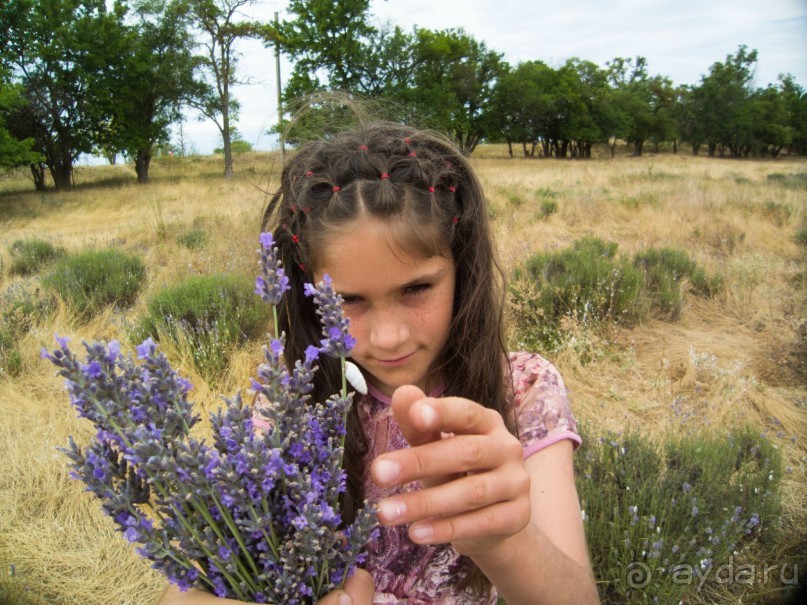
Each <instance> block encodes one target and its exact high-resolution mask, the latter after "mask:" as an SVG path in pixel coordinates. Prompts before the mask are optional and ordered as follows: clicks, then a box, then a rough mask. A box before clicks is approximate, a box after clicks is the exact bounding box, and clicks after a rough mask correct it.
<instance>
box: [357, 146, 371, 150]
mask: <svg viewBox="0 0 807 605" xmlns="http://www.w3.org/2000/svg"><path fill="white" fill-rule="evenodd" d="M359 151H370V150H369V149H368V148H367V145H359Z"/></svg>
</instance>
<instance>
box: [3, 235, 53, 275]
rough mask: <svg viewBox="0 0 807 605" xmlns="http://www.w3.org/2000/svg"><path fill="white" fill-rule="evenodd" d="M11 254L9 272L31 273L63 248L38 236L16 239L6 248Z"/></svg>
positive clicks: (14, 273)
mask: <svg viewBox="0 0 807 605" xmlns="http://www.w3.org/2000/svg"><path fill="white" fill-rule="evenodd" d="M8 251H9V253H10V254H11V274H12V275H31V274H32V273H36V272H37V271H39V270H40V269H41V268H42V267H43V266H44V265H46V264H47V263H49V262H51V261H52V260H54V259H56V258H58V257H60V256H62V255H63V254H64V249H63V248H58V247H56V246H54V245H53V244H52V243H50V242H49V241H47V240H43V239H39V238H31V239H25V240H22V239H19V240H16V241H15V242H14V243H13V244H11V246H9V249H8Z"/></svg>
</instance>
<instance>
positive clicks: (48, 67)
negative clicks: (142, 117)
mask: <svg viewBox="0 0 807 605" xmlns="http://www.w3.org/2000/svg"><path fill="white" fill-rule="evenodd" d="M123 31H124V29H123V10H122V8H121V5H118V6H116V7H114V8H110V9H107V3H106V2H104V0H42V1H36V2H34V1H32V0H15V2H4V3H3V4H2V5H0V60H3V62H4V63H5V64H6V65H9V66H10V67H11V69H12V70H13V72H14V74H15V77H16V78H17V79H18V82H17V83H19V84H21V85H22V90H23V96H24V97H25V101H26V103H25V105H24V106H23V107H21V113H20V114H19V115H18V116H17V117H16V118H15V120H14V127H15V129H18V131H17V132H15V133H14V135H15V137H16V138H17V139H18V140H24V139H28V138H31V139H33V140H34V141H35V144H34V151H37V152H40V153H41V154H42V155H43V156H44V159H45V162H46V163H47V165H48V168H49V170H50V173H51V176H52V177H53V180H54V183H55V185H56V188H69V187H71V186H72V184H73V162H74V161H75V160H76V158H77V157H78V156H79V154H81V153H90V152H91V151H92V148H93V145H94V143H95V137H96V135H97V134H98V131H99V125H102V124H107V123H109V117H110V116H109V115H108V113H107V112H106V110H105V108H106V103H107V100H108V98H109V89H108V82H107V81H104V78H103V77H101V75H102V74H103V73H104V70H105V69H107V67H108V66H114V65H116V62H117V60H118V57H119V55H120V54H121V38H122V36H123ZM118 76H119V77H120V74H118ZM123 79H126V78H123ZM11 125H12V124H11V122H8V123H7V127H9V128H11ZM39 185H41V186H44V184H43V183H42V182H38V186H39Z"/></svg>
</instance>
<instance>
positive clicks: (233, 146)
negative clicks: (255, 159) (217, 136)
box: [213, 139, 252, 153]
mask: <svg viewBox="0 0 807 605" xmlns="http://www.w3.org/2000/svg"><path fill="white" fill-rule="evenodd" d="M230 151H231V152H232V153H246V152H248V151H252V145H251V144H250V143H249V142H248V141H244V140H243V139H235V140H233V141H230ZM213 153H224V147H216V148H215V149H214V150H213Z"/></svg>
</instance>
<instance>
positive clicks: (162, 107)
mask: <svg viewBox="0 0 807 605" xmlns="http://www.w3.org/2000/svg"><path fill="white" fill-rule="evenodd" d="M134 16H135V17H136V20H135V21H133V22H131V23H130V24H129V25H128V26H127V29H126V32H125V36H123V37H122V38H121V40H120V44H121V46H120V49H119V53H118V54H117V60H116V61H115V63H110V64H108V65H107V66H106V68H105V69H104V72H103V75H102V76H101V77H102V78H103V81H104V83H105V86H106V88H107V90H109V96H108V98H107V101H108V105H107V107H106V111H105V114H106V115H108V116H109V122H108V124H107V128H105V129H104V131H103V132H102V134H101V139H102V140H101V141H100V142H99V144H100V146H101V147H102V148H104V149H108V150H111V151H112V152H113V153H114V152H117V151H122V152H124V153H125V154H126V155H127V156H128V157H131V158H133V159H134V162H135V172H136V173H137V180H138V182H140V183H146V182H148V180H149V166H150V162H151V157H152V149H153V148H154V146H155V145H156V144H158V143H164V142H166V141H167V140H168V136H169V132H168V128H169V126H170V125H171V124H172V123H173V122H176V121H179V120H180V119H181V112H180V108H181V105H182V102H183V100H185V99H187V98H189V97H190V96H193V95H194V94H195V93H197V92H198V91H199V86H198V83H196V82H195V81H194V78H193V71H194V69H193V68H194V63H193V57H192V54H191V47H192V40H191V37H190V33H189V31H188V24H187V22H186V19H185V15H184V13H183V12H182V10H181V6H180V5H179V4H178V3H177V2H172V3H168V4H165V3H163V2H161V1H157V0H145V1H140V2H137V3H136V4H135V5H134Z"/></svg>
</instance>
